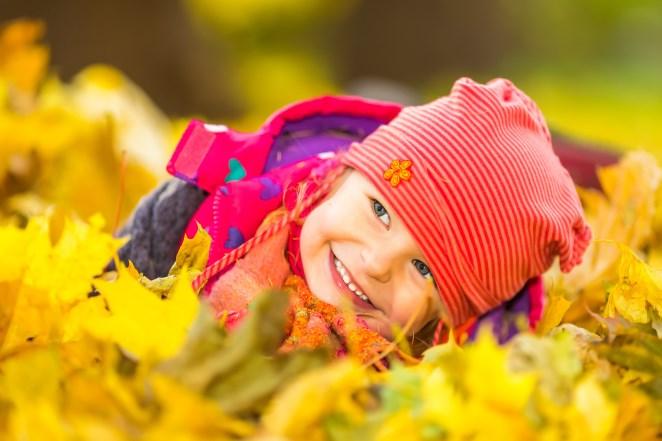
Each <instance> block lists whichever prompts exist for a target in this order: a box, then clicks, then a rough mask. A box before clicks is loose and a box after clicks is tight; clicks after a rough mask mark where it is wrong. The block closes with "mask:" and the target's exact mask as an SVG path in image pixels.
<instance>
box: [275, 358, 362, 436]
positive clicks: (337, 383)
mask: <svg viewBox="0 0 662 441" xmlns="http://www.w3.org/2000/svg"><path fill="white" fill-rule="evenodd" d="M367 380H368V377H367V376H366V372H365V370H364V369H363V368H361V366H360V365H359V364H358V363H357V362H356V361H353V360H344V361H342V362H339V363H335V364H333V365H331V366H329V367H327V368H323V369H319V370H315V371H312V372H309V373H306V374H303V375H302V376H300V377H299V378H297V379H296V380H295V382H294V383H293V384H291V385H289V386H288V387H287V388H286V389H285V390H284V391H283V392H281V393H280V394H278V395H277V396H276V397H275V398H274V399H273V400H272V401H271V403H270V404H269V406H268V407H267V409H266V410H265V412H264V415H263V417H262V422H263V424H264V426H265V428H266V429H267V430H268V431H269V433H271V434H274V435H281V436H284V437H287V438H288V439H301V440H304V439H309V438H307V436H309V434H310V433H311V432H313V431H315V430H316V427H319V425H320V423H321V421H322V418H323V417H324V416H325V415H327V414H328V413H330V412H331V411H332V410H335V411H338V410H340V411H343V410H344V411H345V414H346V415H349V416H350V417H353V418H355V419H356V420H357V421H358V420H360V419H361V418H362V415H363V412H362V411H361V409H360V408H359V406H358V405H356V404H355V403H354V402H353V400H352V395H353V393H354V392H356V391H357V390H358V389H360V388H361V387H365V386H367V384H368V382H367ZM320 385H324V387H320Z"/></svg>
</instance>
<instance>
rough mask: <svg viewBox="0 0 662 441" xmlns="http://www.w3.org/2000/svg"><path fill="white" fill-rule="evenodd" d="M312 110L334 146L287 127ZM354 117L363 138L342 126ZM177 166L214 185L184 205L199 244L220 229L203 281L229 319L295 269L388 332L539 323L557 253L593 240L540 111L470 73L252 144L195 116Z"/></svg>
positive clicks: (279, 122)
mask: <svg viewBox="0 0 662 441" xmlns="http://www.w3.org/2000/svg"><path fill="white" fill-rule="evenodd" d="M311 103H312V104H311ZM307 106H308V107H309V106H313V107H315V106H317V107H318V108H317V109H316V110H315V112H312V114H313V117H316V116H315V115H314V114H315V113H316V112H317V113H318V114H319V115H321V116H320V118H322V119H324V118H323V117H324V116H325V115H326V116H327V117H329V116H330V118H331V120H333V121H332V122H329V118H326V120H325V121H323V122H322V123H321V124H322V125H324V124H331V129H329V130H326V131H323V133H324V135H325V136H326V135H329V134H331V135H329V136H326V138H324V136H322V137H321V138H323V139H325V140H326V141H327V145H326V146H324V145H322V146H320V145H319V144H320V142H319V141H320V137H319V136H318V137H317V138H315V140H316V144H315V145H314V146H312V147H311V146H302V145H300V144H299V143H298V142H297V136H300V140H301V143H302V144H303V143H305V141H306V140H307V139H309V138H311V139H312V138H314V137H309V138H306V134H305V130H303V132H302V131H301V130H297V127H296V123H294V124H290V125H289V126H288V124H289V121H288V118H289V119H292V118H293V119H296V118H295V117H296V116H297V114H307V115H310V114H311V112H310V108H307ZM283 115H285V117H283ZM366 115H369V116H371V118H367V117H366ZM350 116H351V117H353V118H354V122H353V124H354V125H353V127H354V129H356V126H357V125H358V126H360V127H359V129H357V130H351V129H347V128H346V127H345V126H347V127H349V126H352V124H349V123H346V122H343V121H342V118H349V117H350ZM334 118H335V120H334ZM362 118H363V119H362ZM357 119H358V120H360V124H357V123H356V120H357ZM284 127H285V128H287V129H288V130H289V132H288V131H287V130H286V132H287V133H282V130H283V129H284ZM302 133H303V134H302ZM368 133H370V134H369V135H368V136H367V137H365V135H366V134H368ZM276 134H278V136H280V138H278V139H276V141H275V142H274V139H275V136H276ZM219 137H220V138H219ZM364 137H365V138H364ZM284 138H287V139H289V144H288V146H289V147H288V148H289V149H295V150H296V152H295V153H292V152H291V151H290V152H289V153H290V155H289V157H288V158H287V159H285V160H284V159H283V157H282V156H283V152H284V151H287V149H285V150H283V149H278V148H277V147H278V146H277V145H273V146H272V144H278V142H280V141H282V140H283V139H284ZM352 141H353V142H352ZM214 143H217V144H218V145H214ZM322 144H323V143H322ZM220 145H222V148H219V146H220ZM348 145H349V146H348ZM191 146H194V147H191ZM328 151H330V152H328ZM334 151H335V152H336V153H335V154H334V153H333V152H334ZM301 152H305V153H306V155H307V156H306V155H303V157H302V153H301ZM318 153H319V154H318ZM315 154H317V155H316V156H315ZM297 155H299V157H297ZM286 156H287V155H286ZM169 171H170V172H171V173H173V174H174V175H175V176H178V177H181V178H184V179H185V180H188V181H189V182H190V183H192V184H194V186H195V187H198V188H200V189H202V190H205V191H206V192H209V195H208V196H206V194H205V193H202V192H200V191H199V190H196V189H195V188H194V186H187V187H186V188H187V189H186V191H185V192H186V193H187V194H188V195H190V196H191V197H190V198H189V197H188V196H187V197H186V200H188V201H192V202H191V205H192V206H191V207H188V208H187V209H186V210H183V211H184V212H185V213H187V214H188V213H190V212H191V211H192V210H193V209H194V210H195V213H194V214H193V216H192V217H191V219H190V220H189V221H188V226H187V227H186V232H187V235H189V236H192V235H193V234H194V233H195V231H196V229H197V225H198V224H200V225H201V226H202V227H204V228H205V229H206V230H207V231H208V232H209V233H210V235H211V236H212V246H211V249H210V258H209V264H208V266H207V268H206V270H205V271H204V273H203V274H202V275H201V276H200V277H199V278H198V279H196V280H195V282H194V286H195V287H196V288H202V290H203V293H204V294H205V295H206V296H207V297H208V299H209V301H210V303H211V304H212V306H214V308H215V309H216V310H217V312H219V313H221V312H223V313H227V314H230V316H232V315H233V314H234V315H235V316H241V315H242V314H243V312H244V311H245V310H246V307H247V305H248V303H250V301H251V299H252V297H253V296H254V295H255V294H257V293H259V292H260V291H261V289H263V288H267V287H269V286H281V285H283V283H285V281H286V278H287V277H288V275H290V274H291V273H293V274H295V275H299V276H301V277H302V278H303V279H304V280H305V282H306V283H307V285H308V288H309V289H310V291H311V292H312V294H313V295H314V296H315V297H316V298H317V299H319V300H321V301H323V302H324V303H328V304H330V305H333V306H336V307H339V306H342V305H343V304H352V305H353V306H354V309H355V312H356V314H357V316H358V317H359V318H360V320H361V323H362V324H363V325H365V326H367V327H368V328H370V329H372V330H374V331H376V332H378V333H379V334H381V335H383V336H385V337H389V338H390V337H391V336H392V335H391V332H392V329H393V325H397V327H399V328H405V329H407V330H408V331H409V332H410V333H416V332H419V331H420V330H422V329H423V328H425V327H426V326H427V327H428V328H429V324H430V323H434V322H436V321H437V319H438V318H439V317H442V320H443V322H446V323H445V324H446V325H447V326H448V327H451V328H452V327H458V326H460V325H465V328H464V329H465V330H466V324H474V323H475V320H476V318H477V317H486V316H494V315H495V313H496V314H497V315H499V314H500V313H499V312H498V311H501V312H503V308H504V305H509V306H508V307H513V308H515V309H518V308H520V307H521V305H519V306H518V304H513V302H514V301H517V302H519V303H522V302H521V299H518V297H526V299H525V300H526V302H528V303H527V304H526V306H525V307H526V308H527V309H528V310H529V311H528V312H529V324H530V325H531V326H532V325H533V324H534V322H535V320H536V319H537V318H538V317H539V315H540V309H541V301H540V296H541V292H542V291H541V283H540V277H539V276H540V274H542V273H543V272H544V271H546V270H547V269H548V268H549V266H550V265H551V264H552V261H553V259H554V258H555V257H556V256H557V255H558V256H559V258H560V266H561V270H562V271H564V272H568V271H570V270H571V269H572V268H573V267H574V266H575V265H577V264H578V263H580V261H581V256H582V254H583V252H584V250H585V249H586V247H587V245H588V243H589V241H590V237H591V233H590V229H589V227H588V226H587V225H586V223H585V221H584V218H583V213H582V208H581V205H580V202H579V199H578V197H577V193H576V191H575V188H574V185H573V182H572V179H571V178H570V176H569V174H568V172H567V171H566V170H565V168H564V167H563V166H562V165H561V163H560V162H559V159H558V157H557V156H556V155H555V154H554V152H553V150H552V146H551V137H550V133H549V130H548V128H547V126H546V124H545V121H544V119H543V117H542V114H541V113H540V111H539V109H538V108H537V107H536V105H535V104H534V102H533V101H532V100H531V99H530V98H529V97H527V96H526V95H525V94H524V93H522V92H521V91H520V90H518V89H517V88H516V87H515V86H514V85H513V84H512V83H510V82H509V81H507V80H503V79H497V80H493V81H491V82H489V83H488V84H487V85H481V84H477V83H475V82H473V81H472V80H470V79H466V78H463V79H460V80H458V81H457V82H456V83H455V85H454V86H453V88H452V91H451V93H450V95H449V96H447V97H442V98H440V99H438V100H436V101H433V102H431V103H429V104H427V105H423V106H417V107H408V108H405V109H402V110H401V109H400V107H399V106H397V105H393V104H385V103H375V102H370V101H365V100H360V99H352V98H350V99H340V100H334V99H332V98H322V99H320V100H313V101H310V102H304V103H300V104H298V105H295V106H292V107H290V108H288V109H286V110H284V111H282V112H281V113H279V114H277V115H276V117H274V118H272V119H271V120H269V121H268V122H267V123H266V124H265V127H264V128H263V131H262V132H261V133H259V134H258V135H257V136H256V137H254V138H251V139H247V135H244V134H237V133H234V132H231V131H228V130H227V129H226V128H224V127H222V126H221V127H210V126H203V125H202V124H200V123H193V124H192V125H191V126H190V127H189V129H188V130H187V132H186V133H185V134H184V136H183V140H182V142H181V143H180V146H178V149H177V151H176V152H175V154H174V155H173V158H172V160H171V162H170V164H169ZM162 193H163V192H162ZM201 200H202V202H201V203H200V201H201ZM187 210H188V212H187ZM139 211H140V209H139ZM186 217H187V218H188V216H186ZM133 223H134V224H135V223H136V221H135V219H134V222H133ZM148 229H149V228H148ZM143 230H144V228H143ZM128 231H129V232H133V231H132V229H131V228H128ZM139 236H140V234H138V235H137V236H135V237H134V239H133V240H132V241H135V240H138V239H137V238H138V237H139ZM130 245H131V244H130ZM127 250H128V251H127ZM140 250H143V249H142V248H141V247H140V246H135V244H134V246H129V247H128V248H127V249H126V250H123V255H121V257H123V258H124V259H126V258H132V256H138V255H139V251H140ZM143 251H144V250H143ZM171 254H174V253H171ZM147 260H148V261H149V259H147ZM137 266H138V268H139V269H142V268H141V266H140V265H139V264H138V263H137ZM518 293H519V294H518ZM501 315H502V314H501ZM437 329H438V330H439V329H440V328H439V327H438V328H437ZM501 331H503V329H502V330H501ZM505 332H506V333H509V332H510V331H509V330H508V329H506V330H505ZM438 337H439V335H438V332H437V335H436V338H437V339H438Z"/></svg>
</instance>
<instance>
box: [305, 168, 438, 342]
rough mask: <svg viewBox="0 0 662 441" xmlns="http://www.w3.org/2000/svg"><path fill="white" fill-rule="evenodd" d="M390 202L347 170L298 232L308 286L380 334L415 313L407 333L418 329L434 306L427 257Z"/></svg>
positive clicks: (434, 312)
mask: <svg viewBox="0 0 662 441" xmlns="http://www.w3.org/2000/svg"><path fill="white" fill-rule="evenodd" d="M394 191H397V190H394ZM391 208H392V207H389V206H388V205H387V204H386V202H385V199H384V198H383V197H382V196H381V195H380V194H379V192H378V191H377V189H376V188H375V187H374V186H373V185H372V184H371V183H370V182H369V181H368V180H367V179H366V178H365V177H363V175H361V174H360V173H358V172H356V171H354V170H349V171H347V172H345V174H343V176H342V177H341V178H340V179H339V182H337V183H336V185H335V187H334V189H333V191H332V192H331V193H330V195H329V196H328V197H327V198H326V199H325V200H324V201H322V202H321V203H320V204H319V205H317V206H316V207H315V209H313V210H312V212H311V213H310V214H309V215H308V217H306V219H305V221H304V224H303V227H302V231H301V239H300V240H301V244H300V246H301V259H302V263H303V268H304V271H305V273H306V282H307V283H308V286H309V287H310V290H311V291H312V293H313V294H315V296H317V297H318V298H320V299H321V300H324V301H325V302H327V303H330V304H332V305H335V306H342V305H343V304H347V303H348V302H347V301H349V302H351V304H352V305H353V306H354V310H355V312H356V314H357V315H358V316H359V317H361V318H363V319H364V320H365V321H366V323H367V324H368V326H370V328H372V329H374V330H376V331H377V332H379V333H380V334H382V335H384V336H386V337H391V326H392V324H397V325H398V326H399V327H400V328H402V327H404V325H405V324H406V323H407V322H408V321H409V320H410V318H411V317H412V316H414V315H415V318H414V320H413V325H412V327H411V328H410V332H416V331H418V330H420V329H421V328H422V327H423V326H424V325H425V324H426V323H427V322H429V321H430V320H431V319H433V318H435V317H438V316H439V311H440V309H441V301H440V299H439V295H438V293H437V290H436V289H435V287H434V284H433V283H432V275H431V274H430V271H429V269H428V266H427V262H426V261H425V258H424V257H423V254H422V253H421V250H420V249H419V247H418V245H417V244H416V243H415V242H414V239H413V237H412V236H411V234H410V233H409V231H408V230H407V228H406V227H405V226H404V224H403V223H402V222H401V220H400V219H399V218H398V217H397V216H396V215H395V212H394V211H393V210H392V209H391Z"/></svg>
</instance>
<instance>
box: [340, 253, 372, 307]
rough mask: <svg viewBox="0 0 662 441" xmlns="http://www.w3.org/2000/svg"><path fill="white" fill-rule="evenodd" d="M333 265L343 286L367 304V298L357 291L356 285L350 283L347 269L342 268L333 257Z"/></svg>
mask: <svg viewBox="0 0 662 441" xmlns="http://www.w3.org/2000/svg"><path fill="white" fill-rule="evenodd" d="M333 263H335V265H336V269H337V270H338V273H340V276H341V277H342V280H343V282H345V285H347V287H348V288H349V289H350V291H352V292H353V293H354V294H356V296H357V297H358V298H360V299H361V300H363V301H364V302H368V301H369V299H368V296H366V295H365V294H363V292H361V290H359V289H358V287H357V286H356V284H354V282H351V280H352V279H350V278H349V274H348V273H347V269H345V267H344V266H343V264H342V263H341V262H340V260H338V258H336V257H335V256H334V259H333Z"/></svg>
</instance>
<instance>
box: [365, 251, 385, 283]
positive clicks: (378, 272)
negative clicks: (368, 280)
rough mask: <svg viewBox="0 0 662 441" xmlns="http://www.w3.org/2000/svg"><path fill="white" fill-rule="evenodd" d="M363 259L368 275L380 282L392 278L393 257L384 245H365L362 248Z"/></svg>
mask: <svg viewBox="0 0 662 441" xmlns="http://www.w3.org/2000/svg"><path fill="white" fill-rule="evenodd" d="M361 261H362V262H363V264H364V265H365V271H366V275H368V276H369V277H372V278H373V279H375V280H378V281H379V282H382V283H386V282H388V281H389V280H390V279H391V271H392V268H391V262H392V257H391V256H390V255H389V253H388V251H386V250H384V247H380V246H374V247H364V248H363V249H362V250H361Z"/></svg>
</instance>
